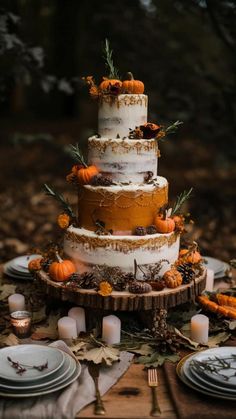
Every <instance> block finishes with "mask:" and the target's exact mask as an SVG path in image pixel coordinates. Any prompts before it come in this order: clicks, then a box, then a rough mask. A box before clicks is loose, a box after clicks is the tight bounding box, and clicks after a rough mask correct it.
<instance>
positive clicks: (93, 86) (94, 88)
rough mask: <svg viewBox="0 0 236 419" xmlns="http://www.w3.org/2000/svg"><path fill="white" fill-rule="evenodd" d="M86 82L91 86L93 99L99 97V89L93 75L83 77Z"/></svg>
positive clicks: (90, 90) (90, 91) (90, 92)
mask: <svg viewBox="0 0 236 419" xmlns="http://www.w3.org/2000/svg"><path fill="white" fill-rule="evenodd" d="M82 79H83V80H84V81H85V83H86V84H87V85H88V87H89V94H90V96H91V97H92V98H93V99H97V98H98V96H99V89H98V87H97V85H96V83H95V81H94V78H93V76H87V77H82Z"/></svg>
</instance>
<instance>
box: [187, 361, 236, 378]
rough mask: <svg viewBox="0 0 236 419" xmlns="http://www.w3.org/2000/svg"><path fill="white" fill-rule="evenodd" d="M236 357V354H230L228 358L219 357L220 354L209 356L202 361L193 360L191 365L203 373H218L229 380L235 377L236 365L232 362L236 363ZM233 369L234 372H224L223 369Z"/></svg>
mask: <svg viewBox="0 0 236 419" xmlns="http://www.w3.org/2000/svg"><path fill="white" fill-rule="evenodd" d="M235 361H236V357H235V355H234V354H232V355H231V356H228V357H226V358H219V357H218V356H214V357H209V358H207V359H204V360H202V361H199V360H194V359H193V360H192V361H191V365H192V367H193V368H194V369H195V370H196V371H198V372H201V373H203V374H204V373H206V372H209V373H211V374H215V375H218V376H220V377H222V378H223V379H224V380H225V381H229V380H230V378H232V377H235V374H236V373H235V370H236V367H235V366H233V365H232V364H233V363H235ZM224 370H225V371H226V370H229V371H231V370H232V374H230V375H229V374H224V373H223V372H222V371H224Z"/></svg>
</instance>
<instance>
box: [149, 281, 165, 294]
mask: <svg viewBox="0 0 236 419" xmlns="http://www.w3.org/2000/svg"><path fill="white" fill-rule="evenodd" d="M148 284H149V285H151V287H152V289H153V291H162V290H163V289H164V288H165V286H166V284H165V281H163V279H158V280H156V281H148Z"/></svg>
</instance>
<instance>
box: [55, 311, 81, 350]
mask: <svg viewBox="0 0 236 419" xmlns="http://www.w3.org/2000/svg"><path fill="white" fill-rule="evenodd" d="M57 326H58V335H59V338H60V339H62V340H64V341H65V342H66V343H68V344H70V343H71V342H72V339H76V338H77V336H78V335H77V326H76V321H75V319H72V318H71V317H67V316H65V317H62V318H61V319H59V320H58V323H57Z"/></svg>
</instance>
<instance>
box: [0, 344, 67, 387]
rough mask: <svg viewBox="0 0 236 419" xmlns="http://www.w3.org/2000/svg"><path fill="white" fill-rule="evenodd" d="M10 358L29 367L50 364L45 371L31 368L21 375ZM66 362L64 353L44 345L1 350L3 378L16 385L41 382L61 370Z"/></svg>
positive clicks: (0, 363) (0, 365) (0, 367)
mask: <svg viewBox="0 0 236 419" xmlns="http://www.w3.org/2000/svg"><path fill="white" fill-rule="evenodd" d="M8 356H9V357H10V358H11V359H12V360H13V361H15V362H16V361H18V362H20V363H22V364H27V365H42V364H45V363H46V362H48V368H45V369H44V370H43V371H38V370H37V369H34V368H31V369H27V371H25V372H24V373H23V374H22V375H19V374H17V372H16V370H15V369H14V368H13V367H12V366H11V363H10V362H9V361H8V360H7V357H8ZM64 360H65V355H64V352H62V351H60V350H59V349H56V348H52V347H48V346H43V345H16V346H10V347H8V348H3V349H0V371H1V378H4V379H5V380H10V381H13V382H15V383H16V382H27V381H32V380H34V381H35V380H39V379H41V378H43V377H47V376H49V375H51V374H53V373H54V372H56V371H57V370H59V368H60V367H61V366H62V364H63V363H64Z"/></svg>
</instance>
